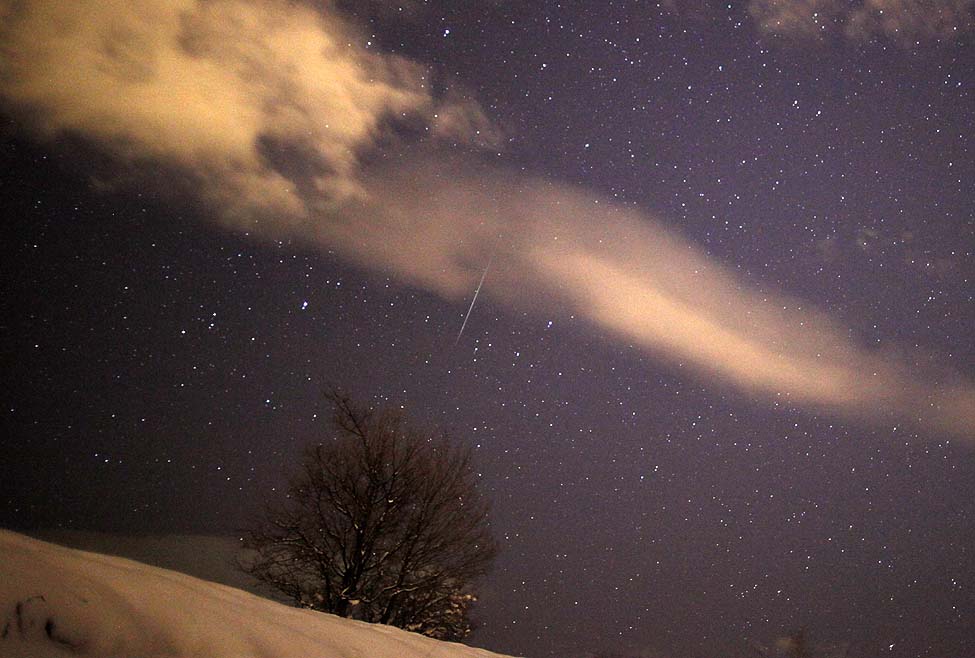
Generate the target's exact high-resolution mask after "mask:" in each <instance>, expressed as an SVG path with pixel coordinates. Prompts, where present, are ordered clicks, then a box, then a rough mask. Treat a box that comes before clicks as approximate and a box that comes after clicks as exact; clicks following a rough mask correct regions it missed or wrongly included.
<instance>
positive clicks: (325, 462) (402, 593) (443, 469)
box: [241, 392, 497, 640]
mask: <svg viewBox="0 0 975 658" xmlns="http://www.w3.org/2000/svg"><path fill="white" fill-rule="evenodd" d="M328 397H329V399H330V401H331V402H332V403H333V405H334V409H335V412H334V416H333V427H334V429H335V435H334V437H333V438H332V439H331V440H329V441H326V442H324V443H322V444H320V445H315V446H312V447H310V448H309V449H308V450H307V452H306V455H305V459H304V463H303V464H302V468H301V470H300V471H299V472H298V473H297V475H296V476H295V477H294V478H292V480H291V482H290V485H289V488H288V493H287V497H286V499H285V500H284V501H283V502H282V503H279V504H271V505H269V506H268V510H267V513H266V515H265V518H264V519H262V520H261V521H260V522H258V523H256V524H255V525H254V527H252V528H251V529H250V530H249V531H248V532H247V536H246V538H245V545H246V546H247V547H248V548H251V549H253V551H254V557H253V558H252V559H249V560H247V561H246V562H244V563H242V564H241V567H242V568H243V569H244V570H245V571H247V572H248V573H251V574H252V575H254V576H255V577H257V578H258V579H259V580H261V581H262V582H264V583H265V584H267V585H268V586H270V587H271V588H272V589H274V590H276V591H277V592H279V593H281V594H283V595H284V596H286V597H287V598H288V599H290V600H291V601H293V602H294V603H295V605H298V606H301V607H307V608H313V609H316V610H321V611H324V612H331V613H334V614H336V615H340V616H343V617H351V618H354V619H361V620H364V621H370V622H379V623H383V624H391V625H394V626H398V627H400V628H405V629H407V630H411V631H415V632H418V633H423V634H424V635H428V636H430V637H435V638H438V639H445V640H459V639H463V638H464V637H466V636H467V635H468V634H469V633H470V631H471V623H470V618H469V612H470V607H471V604H472V603H473V602H474V601H475V600H476V598H475V595H474V592H473V589H472V585H473V584H474V581H475V580H476V578H477V577H478V576H481V575H483V574H484V573H485V572H486V571H487V569H488V567H489V566H490V564H491V562H492V561H493V559H494V556H495V554H496V552H497V547H496V544H495V542H494V540H493V539H492V537H491V534H490V531H489V527H488V524H487V504H486V502H485V501H484V500H483V499H482V498H481V496H480V495H479V494H478V491H477V488H476V483H475V479H474V473H473V471H472V468H471V451H470V449H468V448H463V447H461V446H459V445H458V444H456V443H452V442H451V441H450V440H449V439H448V438H447V437H446V436H444V435H431V434H429V433H425V432H421V431H418V430H417V429H415V428H413V427H411V426H409V425H408V424H407V423H406V422H405V420H404V419H403V418H402V417H401V416H400V415H397V414H394V413H390V412H373V411H370V410H368V409H367V408H365V407H362V406H359V405H356V404H355V403H354V402H352V401H351V400H350V399H349V397H348V396H346V395H344V394H342V393H339V392H332V393H330V394H329V396H328Z"/></svg>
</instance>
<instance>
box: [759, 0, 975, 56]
mask: <svg viewBox="0 0 975 658" xmlns="http://www.w3.org/2000/svg"><path fill="white" fill-rule="evenodd" d="M748 10H749V12H750V13H751V15H752V16H753V18H754V19H755V20H756V22H757V23H758V26H759V27H760V28H761V29H762V30H763V31H765V32H769V33H771V34H777V35H781V36H789V37H798V38H812V39H819V38H822V37H824V36H827V35H832V34H834V33H840V34H843V35H845V36H846V37H848V38H850V39H853V40H856V41H865V40H869V39H873V38H878V37H879V38H884V39H889V40H892V41H894V42H896V43H901V44H903V45H910V44H913V43H916V42H917V41H922V40H923V41H930V40H933V41H944V42H950V41H954V40H955V39H957V38H959V37H960V36H962V35H964V34H968V33H971V32H972V31H973V30H975V0H859V1H858V2H849V1H847V0H751V1H750V2H749V5H748Z"/></svg>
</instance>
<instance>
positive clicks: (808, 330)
mask: <svg viewBox="0 0 975 658" xmlns="http://www.w3.org/2000/svg"><path fill="white" fill-rule="evenodd" d="M875 4H876V3H872V4H871V5H870V6H874V5H875ZM900 4H901V5H903V4H905V3H900ZM956 4H957V3H956ZM759 5H767V6H768V7H772V6H773V5H775V7H776V8H777V9H778V10H781V11H780V13H782V15H783V16H786V14H785V13H783V12H785V6H786V5H789V6H791V7H792V8H793V10H794V12H793V13H792V14H788V17H791V18H788V20H789V21H793V22H795V21H800V22H801V20H802V19H803V17H804V16H806V17H808V10H809V9H810V7H812V6H813V5H816V6H820V5H822V7H824V8H825V7H827V6H828V5H829V6H832V5H830V3H826V2H820V3H813V2H804V3H784V2H782V3H771V2H766V3H755V4H753V11H758V10H757V9H755V8H756V7H758V6H759ZM800 6H801V7H800ZM797 7H799V8H800V9H801V11H799V9H797ZM866 7H867V5H863V6H862V8H861V9H860V11H866ZM769 11H771V10H769ZM0 13H2V14H3V18H4V20H3V24H2V25H3V27H2V28H0V48H2V50H0V53H2V60H0V62H2V63H0V96H2V98H3V99H4V101H5V102H6V103H7V104H8V106H9V107H11V108H13V109H14V110H15V111H17V112H19V113H20V114H19V116H21V117H24V121H25V122H27V123H29V125H30V126H31V127H32V128H33V129H34V130H35V131H36V132H37V133H38V134H40V135H42V136H48V137H54V136H57V135H61V134H65V133H70V134H75V135H79V136H81V137H83V138H84V139H86V140H88V141H89V142H92V143H94V144H96V145H98V146H99V147H100V148H101V149H102V150H103V151H105V152H107V153H109V154H111V155H113V156H114V157H116V158H117V159H118V160H119V161H120V162H121V163H124V164H126V165H131V164H138V165H140V166H143V167H153V166H156V165H160V164H161V165H164V166H166V167H170V168H176V169H178V170H180V171H184V172H186V173H188V174H189V175H190V176H191V177H192V180H193V181H195V184H196V185H197V186H198V192H199V195H200V197H201V198H202V199H203V200H205V201H206V202H208V203H209V204H210V207H211V208H212V209H213V212H214V214H215V215H216V216H217V217H218V218H219V219H220V220H221V221H223V222H224V224H226V225H228V226H231V227H233V228H236V229H238V230H246V231H248V232H249V233H252V234H255V235H263V236H265V237H268V238H271V239H278V238H280V237H282V236H290V237H294V238H297V239H301V240H304V241H306V242H308V243H311V244H315V245H318V246H320V247H321V248H323V249H327V250H330V251H335V252H337V253H339V254H341V255H342V256H343V257H344V258H346V259H348V260H349V261H351V262H354V263H356V264H358V265H361V266H365V267H371V268H376V269H382V270H385V271H387V272H392V273H393V274H395V275H396V276H398V277H399V278H400V279H401V280H402V281H404V282H406V283H409V284H411V285H414V286H418V287H422V288H425V289H427V290H431V291H433V292H436V293H438V294H440V295H443V296H444V297H446V298H449V299H452V300H461V299H463V298H465V297H468V296H469V295H470V294H471V293H472V291H473V289H474V286H475V285H476V284H477V281H478V280H479V278H480V276H481V274H482V272H483V270H484V267H485V265H486V263H487V261H488V259H489V258H491V257H493V259H494V260H493V262H494V266H493V267H492V269H491V275H490V276H489V277H488V279H487V282H486V284H485V290H484V294H486V295H489V296H491V297H493V298H494V299H495V300H497V301H499V302H501V303H503V304H506V305H509V306H511V307H514V308H519V309H527V310H530V311H532V312H536V313H545V314H546V315H547V316H548V317H556V318H557V317H568V316H575V317H577V318H583V319H585V320H586V321H588V322H589V323H590V324H591V326H592V327H593V328H595V329H597V330H598V331H599V332H600V333H601V334H603V335H606V336H609V337H613V338H615V339H616V340H620V341H623V342H625V343H628V344H634V345H638V346H640V347H641V348H642V349H644V350H645V351H647V352H649V353H653V354H656V355H659V356H660V357H661V358H663V359H665V360H667V361H669V362H671V363H675V364H680V366H681V367H684V366H686V367H687V368H688V369H692V370H693V371H695V372H697V373H699V374H700V375H703V376H705V377H713V378H716V380H717V381H720V382H724V383H725V384H726V385H731V386H735V387H738V388H740V389H742V390H746V391H751V392H754V393H756V394H760V395H763V396H766V397H768V398H770V399H773V400H776V401H782V402H784V403H789V404H796V405H805V406H806V407H808V408H812V409H818V410H825V411H829V412H831V413H840V414H844V415H852V416H857V417H864V418H869V419H872V420H873V421H875V422H884V423H900V422H909V423H912V424H916V425H920V426H926V427H933V428H938V429H941V430H947V431H950V432H953V433H955V434H957V435H959V436H962V437H965V438H971V437H972V436H973V435H975V386H973V384H972V383H971V382H970V381H965V380H960V379H957V378H956V379H954V380H952V379H951V374H950V373H949V372H948V371H947V370H946V369H943V368H942V369H933V370H932V372H929V373H926V372H919V371H917V368H916V367H915V364H914V363H913V360H908V359H906V358H904V357H902V356H898V355H895V354H881V353H877V352H874V351H871V350H867V349H865V348H863V347H861V346H859V345H857V344H856V342H855V341H853V340H852V339H851V338H850V337H849V336H850V334H849V332H848V331H847V330H845V329H844V328H843V327H840V326H837V325H836V324H835V323H834V322H833V321H832V320H831V319H830V318H829V317H827V316H826V314H824V313H823V312H820V311H817V310H815V309H813V308H810V307H809V305H807V304H804V303H802V302H801V301H799V300H795V299H792V298H789V297H788V296H786V295H784V294H779V293H775V292H774V291H762V292H760V291H758V290H756V289H755V288H754V287H753V286H752V285H751V284H750V283H749V282H747V281H744V280H742V279H741V278H740V277H739V276H737V275H735V274H734V273H732V272H731V271H729V270H727V269H726V268H724V267H723V266H722V265H720V264H718V263H715V262H713V261H712V260H711V259H710V258H708V257H707V256H706V255H705V254H703V253H702V252H701V251H700V250H698V249H697V248H695V247H694V246H693V245H691V244H690V243H688V242H687V241H686V240H684V239H682V238H681V237H680V236H678V235H676V234H675V233H673V232H671V231H669V230H668V229H666V228H665V227H664V226H663V225H662V224H661V223H659V222H657V221H656V220H654V219H653V218H651V217H648V216H646V215H645V214H641V213H638V212H634V211H632V210H626V209H622V208H620V207H617V206H614V205H612V204H611V203H609V202H608V201H607V200H605V199H600V198H598V197H596V196H594V195H592V194H589V193H587V192H585V191H584V190H580V189H573V188H568V187H564V186H559V185H556V184H553V183H552V182H549V181H544V180H525V179H524V178H523V177H522V176H520V175H519V174H517V173H516V172H506V171H503V170H498V169H496V168H489V167H485V166H481V165H474V164H470V163H465V161H464V159H463V158H459V157H458V158H448V157H446V156H445V155H444V153H443V149H442V148H440V147H438V143H441V144H442V143H444V142H446V143H456V142H458V141H459V142H466V143H468V144H470V145H476V144H487V145H490V144H493V143H494V142H495V140H496V139H497V135H496V133H495V131H494V129H493V128H492V127H491V125H490V123H489V121H488V119H487V118H486V117H485V115H484V113H483V112H482V110H481V109H480V108H479V107H478V106H477V105H476V104H475V103H474V102H472V101H471V100H469V99H466V98H465V97H464V96H463V94H462V93H460V92H458V91H456V90H455V91H454V92H452V93H448V94H446V96H445V97H443V98H437V97H435V95H434V94H433V93H432V92H431V91H430V88H431V86H430V84H429V80H428V76H427V73H426V72H425V69H424V68H423V67H421V66H420V65H418V64H417V63H414V62H410V61H407V60H405V59H402V58H398V57H393V56H389V55H383V54H380V53H378V52H376V51H375V50H374V47H373V46H372V45H371V44H369V43H368V41H367V39H365V38H363V37H362V36H359V35H357V34H356V33H355V32H354V30H352V29H351V28H350V27H349V26H348V25H346V24H345V23H344V22H343V21H342V20H341V18H340V17H339V16H338V15H337V14H336V13H335V11H333V10H329V9H326V10H323V11H313V10H312V9H309V8H306V7H302V6H300V5H296V4H293V3H285V2H283V1H281V2H278V1H275V0H250V1H244V0H209V1H205V2H204V1H198V0H145V1H144V2H137V3H131V2H127V1H122V0H115V1H109V0H97V1H96V0H76V1H73V2H63V1H61V0H39V1H37V2H32V3H14V2H9V1H7V2H5V1H4V0H0ZM766 19H768V20H771V15H769V16H766ZM782 20H785V19H782ZM846 20H847V22H850V21H851V20H852V19H851V18H850V16H847V19H846ZM784 24H786V23H784V22H780V23H778V25H784ZM788 24H790V25H791V24H792V23H788ZM870 29H873V28H870ZM885 29H886V28H885ZM395 125H401V126H406V127H409V129H410V130H408V131H406V132H410V133H412V134H422V135H429V136H430V137H429V138H424V139H420V140H414V141H413V143H408V142H406V141H404V140H397V139H396V138H395V137H396V134H397V131H396V130H395V128H394V127H393V126H395ZM380 145H382V149H383V150H382V157H374V156H375V155H376V153H377V149H379V148H380ZM367 156H373V157H367ZM365 163H368V164H365ZM915 358H916V357H915Z"/></svg>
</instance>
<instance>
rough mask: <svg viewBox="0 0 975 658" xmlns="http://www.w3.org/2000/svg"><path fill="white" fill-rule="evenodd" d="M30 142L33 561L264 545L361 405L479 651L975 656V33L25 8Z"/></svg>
mask: <svg viewBox="0 0 975 658" xmlns="http://www.w3.org/2000/svg"><path fill="white" fill-rule="evenodd" d="M129 5H132V6H129ZM0 112H2V114H0V122H2V128H0V139H2V141H0V194H2V196H0V198H2V205H0V208H2V212H3V221H2V224H0V226H2V234H0V272H2V296H0V332H2V363H3V372H4V382H5V385H4V386H3V394H2V397H3V416H4V423H3V425H4V429H3V432H2V434H0V445H2V458H0V525H2V526H5V527H11V528H16V529H23V530H38V529H52V528H72V529H78V530H98V531H106V532H115V533H123V534H145V533H152V534H172V533H187V532H193V533H205V534H233V533H234V532H236V531H237V530H238V529H239V528H240V527H241V526H242V524H243V523H245V521H246V519H247V518H248V515H250V514H253V513H254V512H255V511H257V510H259V509H260V508H261V504H262V501H263V500H264V499H265V498H266V497H267V496H270V495H273V493H274V491H273V489H274V488H275V487H277V488H278V490H280V488H281V486H282V484H283V483H284V482H285V481H286V476H287V473H288V471H289V469H291V468H293V467H294V465H295V464H296V463H297V462H298V460H299V458H300V454H301V450H302V448H303V447H304V446H305V445H307V444H308V443H310V442H313V441H315V440H317V439H318V438H320V437H322V436H323V434H324V433H325V432H327V431H328V429H327V428H328V416H329V408H328V406H327V404H326V403H325V400H324V398H323V392H324V391H325V390H326V388H327V387H328V386H329V385H330V384H337V385H340V386H343V387H345V388H346V389H348V390H349V391H351V392H352V393H353V394H354V395H355V396H357V397H359V398H360V399H362V400H365V401H368V402H370V403H374V404H376V405H380V406H387V407H391V408H399V407H402V408H403V409H405V411H406V413H407V414H408V415H409V416H410V417H411V418H413V419H415V420H416V421H417V422H419V423H422V424H426V425H428V426H439V427H443V428H445V429H447V430H448V431H449V432H450V433H451V434H452V435H453V436H454V437H455V438H456V439H457V440H458V441H460V442H464V443H469V444H471V445H474V446H476V451H475V452H476V457H477V461H478V467H479V472H480V474H481V477H480V482H481V486H482V487H483V490H484V491H485V492H486V493H487V495H488V496H489V498H490V499H491V500H492V501H493V512H492V526H493V528H494V531H495V533H496V535H497V537H498V538H499V540H500V542H501V545H502V553H501V554H500V557H499V559H498V561H497V564H496V568H495V569H494V571H493V572H492V574H491V575H490V577H488V578H487V579H486V581H485V582H484V585H483V596H482V597H481V602H480V604H479V606H478V609H477V617H478V619H479V621H480V623H481V628H480V629H479V630H478V631H477V632H476V634H475V635H474V636H473V637H472V640H473V643H474V644H476V645H478V646H483V647H485V648H488V649H492V650H496V651H500V652H505V653H512V654H518V655H527V656H532V657H534V656H560V657H562V656H564V657H569V658H574V657H577V656H585V655H588V654H589V653H591V652H600V651H601V652H617V653H619V654H621V655H628V656H629V655H632V656H641V657H644V658H692V657H693V658H704V657H705V656H739V655H741V656H743V655H748V654H749V652H750V651H751V650H750V649H749V646H750V643H755V644H757V645H761V646H765V647H769V646H771V645H773V644H774V643H775V642H776V639H777V638H781V637H782V636H784V635H785V634H786V633H787V632H788V631H790V630H792V629H795V628H798V627H800V626H804V627H806V628H807V629H808V633H809V635H810V637H811V638H812V639H813V640H814V642H818V643H821V644H822V646H823V647H824V648H825V649H826V650H828V651H835V652H837V654H836V655H844V653H843V652H845V651H847V650H849V656H850V658H858V657H860V656H870V657H875V656H885V657H886V656H891V657H903V658H906V657H915V656H917V657H920V656H924V657H930V658H965V657H966V656H975V554H973V551H975V496H973V493H975V341H973V340H972V326H973V323H975V306H973V304H972V295H973V290H975V288H973V275H975V259H973V248H975V210H973V208H975V2H972V0H944V1H941V2H938V1H935V0H869V1H866V2H839V1H838V0H777V1H774V0H750V1H742V2H721V3H718V2H704V1H693V0H692V1H689V2H669V3H668V2H660V3H653V2H637V1H632V2H613V1H607V2H562V3H556V2H514V3H504V2H468V1H454V2H433V1H431V2H422V3H421V2H417V3H415V4H397V3H393V2H378V1H377V2H373V3H353V2H349V3H339V4H331V3H327V2H311V1H309V2H307V3H297V2H294V3H281V2H278V1H277V0H213V1H212V2H203V1H200V0H147V1H145V2H139V3H125V2H117V3H116V2H104V1H96V0H85V1H78V2H70V3H68V2H63V0H37V1H33V2H32V1H28V2H14V1H11V0H0ZM482 276H483V280H484V285H483V287H482V288H483V289H481V290H480V294H479V295H478V296H477V299H476V303H475V304H474V305H473V307H472V308H471V300H472V297H473V296H474V293H475V290H476V289H478V283H479V281H480V280H481V279H482ZM469 308H470V309H471V311H470V316H469V318H468V320H467V322H466V325H464V321H465V316H466V314H467V313H468V309H469ZM462 325H463V326H464V329H463V331H462V332H461V327H462ZM830 647H831V648H830ZM828 651H827V655H831V654H828Z"/></svg>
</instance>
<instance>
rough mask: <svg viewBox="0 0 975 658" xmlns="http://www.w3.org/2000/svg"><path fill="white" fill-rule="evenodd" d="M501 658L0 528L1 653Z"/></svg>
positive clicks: (14, 657) (20, 657) (121, 657)
mask: <svg viewBox="0 0 975 658" xmlns="http://www.w3.org/2000/svg"><path fill="white" fill-rule="evenodd" d="M74 655H82V656H104V657H106V658H107V657H109V656H110V657H112V658H128V657H132V658H135V657H138V658H152V657H156V656H160V657H161V656H167V657H172V656H176V657H179V658H196V657H198V658H221V657H225V658H231V657H233V658H492V657H493V658H497V657H498V656H499V654H495V653H490V652H488V651H484V650H480V649H473V648H470V647H466V646H463V645H460V644H453V643H449V642H439V641H437V640H431V639H430V638H426V637H423V636H420V635H416V634H414V633H407V632H405V631H402V630H399V629H396V628H392V627H390V626H381V625H376V624H366V623H362V622H357V621H351V620H348V619H341V618H339V617H335V616H333V615H327V614H322V613H318V612H312V611H309V610H298V609H296V608H291V607H288V606H285V605H281V604H278V603H275V602H273V601H269V600H267V599H262V598H260V597H257V596H254V595H252V594H248V593H246V592H243V591H241V590H237V589H233V588H231V587H226V586H224V585H217V584H215V583H210V582H207V581H204V580H199V579H197V578H193V577H191V576H187V575H184V574H181V573H177V572H174V571H167V570H165V569H159V568H156V567H150V566H147V565H144V564H140V563H139V562H133V561H131V560H125V559H123V558H118V557H111V556H107V555H101V554H98V553H87V552H83V551H76V550H73V549H69V548H64V547H61V546H56V545H54V544H48V543H45V542H42V541H39V540H36V539H31V538H29V537H25V536H24V535H20V534H17V533H14V532H10V531H6V530H0V656H2V657H5V658H6V657H10V658H27V657H28V656H29V657H30V658H54V657H58V658H62V657H65V656H74Z"/></svg>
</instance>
